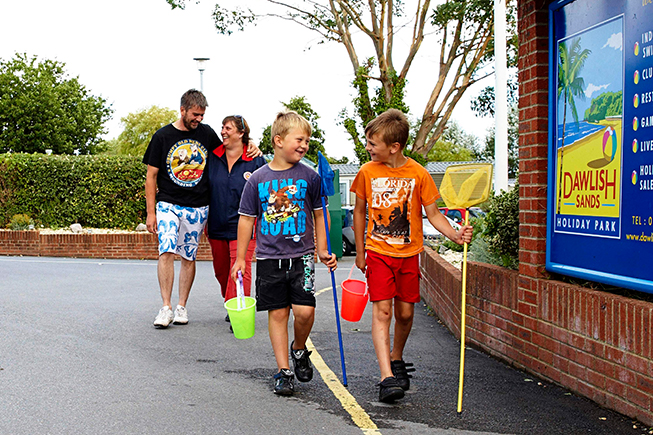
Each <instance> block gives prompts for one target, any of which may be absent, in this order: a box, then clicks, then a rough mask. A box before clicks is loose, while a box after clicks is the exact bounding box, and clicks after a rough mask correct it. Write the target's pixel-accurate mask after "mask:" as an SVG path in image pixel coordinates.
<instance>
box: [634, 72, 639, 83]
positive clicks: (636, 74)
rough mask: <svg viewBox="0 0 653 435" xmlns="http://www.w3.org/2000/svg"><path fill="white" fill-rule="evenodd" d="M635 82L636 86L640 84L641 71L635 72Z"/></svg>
mask: <svg viewBox="0 0 653 435" xmlns="http://www.w3.org/2000/svg"><path fill="white" fill-rule="evenodd" d="M633 81H634V82H635V84H638V83H639V71H637V70H635V74H633Z"/></svg>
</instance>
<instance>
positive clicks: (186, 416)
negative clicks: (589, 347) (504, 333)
mask: <svg viewBox="0 0 653 435" xmlns="http://www.w3.org/2000/svg"><path fill="white" fill-rule="evenodd" d="M352 264H353V257H346V258H345V259H344V260H343V261H341V262H340V266H339V269H338V271H337V272H336V278H335V281H336V284H340V283H341V282H342V281H343V280H344V279H346V277H347V275H348V273H349V270H350V267H351V265H352ZM178 267H179V265H178V264H177V270H178ZM0 274H1V276H2V291H1V292H0V308H1V313H2V316H0V434H12V435H21V434H30V435H31V434H158V433H164V432H166V433H167V432H172V433H176V434H214V433H236V434H239V433H242V434H252V433H279V432H283V433H287V434H306V433H308V434H333V433H337V434H360V433H382V434H399V433H401V434H405V433H411V434H412V433H415V434H423V433H424V434H426V433H429V434H456V435H465V434H484V433H491V434H529V435H530V434H611V435H612V434H644V433H649V432H648V430H647V429H646V428H643V427H641V426H640V425H639V424H637V423H635V422H633V421H631V420H630V419H627V418H625V417H623V416H621V415H619V414H616V413H614V412H611V411H608V410H605V409H602V408H600V407H599V406H597V405H596V404H594V403H592V402H590V401H588V400H586V399H583V398H580V397H577V396H574V395H573V394H570V393H569V392H567V391H565V390H563V389H561V388H558V387H556V386H553V385H551V384H548V383H546V382H543V381H540V380H538V379H536V378H534V377H533V376H531V375H528V374H525V373H523V372H520V371H518V370H515V369H513V368H510V367H508V366H506V365H504V364H502V363H500V362H498V361H496V360H494V359H492V358H490V357H488V356H487V355H485V354H483V353H480V352H477V351H475V350H473V349H468V350H467V353H466V371H465V373H466V376H465V390H464V391H465V395H464V401H463V412H462V414H460V415H459V414H458V413H457V412H456V401H457V391H458V364H459V362H458V361H459V360H458V358H459V343H458V342H457V341H456V340H455V339H454V337H453V336H452V335H451V334H450V333H449V331H448V330H447V329H446V328H444V327H443V326H442V325H441V324H440V323H439V322H438V319H437V318H436V317H434V316H433V315H432V314H431V313H430V310H429V309H428V308H427V307H426V306H424V304H419V305H418V306H417V307H416V318H415V322H414V328H413V333H412V335H411V337H410V339H409V342H408V346H407V349H406V353H405V359H406V360H407V361H411V362H413V363H415V367H416V368H417V371H416V372H415V373H414V378H413V380H412V385H411V389H410V391H408V393H407V395H406V397H405V398H404V399H403V400H402V401H401V402H398V403H397V404H395V405H387V404H382V403H380V402H378V388H377V387H376V386H375V383H376V382H378V366H377V364H376V358H375V354H374V349H373V346H372V341H371V336H370V325H371V307H369V306H368V308H367V310H366V312H365V314H364V316H363V320H362V321H361V322H358V323H350V322H346V321H342V323H341V325H342V332H343V342H344V349H345V358H346V370H347V378H348V385H347V387H346V388H344V387H342V386H341V385H339V384H340V382H342V373H341V364H340V354H339V346H338V337H337V333H336V322H335V314H334V306H333V296H332V290H331V278H330V274H329V273H328V272H327V271H326V269H325V268H324V267H323V266H321V265H320V266H318V270H317V284H318V289H320V290H321V291H320V292H319V294H318V296H317V300H318V308H317V312H316V322H315V327H314V329H313V332H312V334H311V340H312V343H313V345H314V347H315V349H316V352H315V353H314V356H313V357H312V358H313V359H314V361H315V359H316V358H319V357H321V358H322V359H323V360H324V363H325V367H326V368H325V367H322V368H321V369H320V370H319V371H318V370H316V374H315V377H314V379H313V381H311V382H310V383H305V384H301V383H300V384H298V386H297V393H296V394H295V395H294V396H293V397H292V398H285V397H277V396H275V395H274V394H273V393H272V378H271V377H272V375H273V374H274V373H275V371H276V369H275V363H274V357H273V354H272V350H271V346H270V343H269V339H268V335H267V315H266V314H265V313H258V314H257V316H256V333H255V335H254V337H253V338H250V339H248V340H237V339H235V338H234V337H233V335H232V334H231V333H230V332H229V328H228V324H227V323H225V322H224V316H225V313H226V311H225V309H224V307H223V305H222V301H221V297H220V295H219V288H218V285H217V282H216V281H215V278H214V277H213V273H212V268H211V264H210V263H209V262H198V268H197V276H196V280H195V284H194V286H193V290H192V292H191V296H190V301H189V303H188V306H187V308H188V312H189V318H190V322H189V324H188V325H185V326H177V325H172V326H170V327H169V328H168V329H165V330H158V329H155V328H154V327H153V326H152V321H153V320H154V317H155V315H156V313H157V311H158V309H159V308H160V296H159V290H158V285H157V282H156V262H155V261H129V260H116V261H111V260H91V259H64V258H37V257H0ZM353 277H354V278H357V279H361V278H362V275H360V274H359V272H358V271H355V272H354V276H353ZM175 293H176V289H175ZM338 293H340V288H338ZM173 303H176V296H175V298H173ZM331 372H332V373H333V374H334V375H335V377H337V379H338V380H339V381H340V382H338V381H334V380H333V377H329V376H330V375H329V373H331ZM320 375H322V376H324V377H325V378H326V379H327V380H326V381H325V380H324V379H323V378H322V377H321V376H320ZM331 376H332V375H331Z"/></svg>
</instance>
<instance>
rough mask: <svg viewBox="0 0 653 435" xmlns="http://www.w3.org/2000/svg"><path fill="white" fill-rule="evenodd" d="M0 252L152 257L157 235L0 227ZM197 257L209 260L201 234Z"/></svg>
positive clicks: (103, 256) (89, 256)
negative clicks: (18, 229) (13, 229)
mask: <svg viewBox="0 0 653 435" xmlns="http://www.w3.org/2000/svg"><path fill="white" fill-rule="evenodd" d="M0 255H28V256H29V255H33V256H43V257H71V258H125V259H137V260H138V259H149V260H156V259H157V258H158V257H159V252H158V243H157V238H156V236H155V235H153V234H149V233H129V234H118V233H117V234H87V233H79V234H40V233H39V232H38V231H0ZM197 259H198V260H211V247H210V246H209V243H208V241H207V240H206V237H205V236H204V235H202V239H201V240H200V246H199V250H198V252H197Z"/></svg>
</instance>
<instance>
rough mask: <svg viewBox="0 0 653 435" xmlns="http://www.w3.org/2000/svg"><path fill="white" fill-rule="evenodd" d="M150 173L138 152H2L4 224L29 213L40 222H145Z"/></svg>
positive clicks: (0, 209)
mask: <svg viewBox="0 0 653 435" xmlns="http://www.w3.org/2000/svg"><path fill="white" fill-rule="evenodd" d="M145 174H146V167H145V165H144V164H143V163H141V161H140V158H139V157H129V156H127V157H125V156H55V155H51V156H48V155H43V154H23V153H12V154H0V227H3V228H4V227H5V226H7V224H8V223H9V221H10V220H11V217H12V216H13V215H16V214H26V215H28V216H29V217H31V218H32V219H34V221H35V223H36V225H37V228H38V227H39V226H40V225H44V226H46V227H52V228H61V227H68V226H69V225H71V224H73V223H79V224H81V225H82V226H88V227H95V228H121V229H134V228H135V226H136V225H138V224H139V223H140V222H145V215H146V212H145V189H144V185H145Z"/></svg>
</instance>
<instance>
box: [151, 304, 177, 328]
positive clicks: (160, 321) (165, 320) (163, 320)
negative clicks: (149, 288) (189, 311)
mask: <svg viewBox="0 0 653 435" xmlns="http://www.w3.org/2000/svg"><path fill="white" fill-rule="evenodd" d="M174 318H175V315H174V314H173V313H172V310H171V309H170V307H169V306H167V305H166V306H164V307H163V308H161V309H160V310H159V314H157V315H156V318H155V319H154V327H156V328H167V327H168V325H169V324H170V322H172V319H174Z"/></svg>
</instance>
